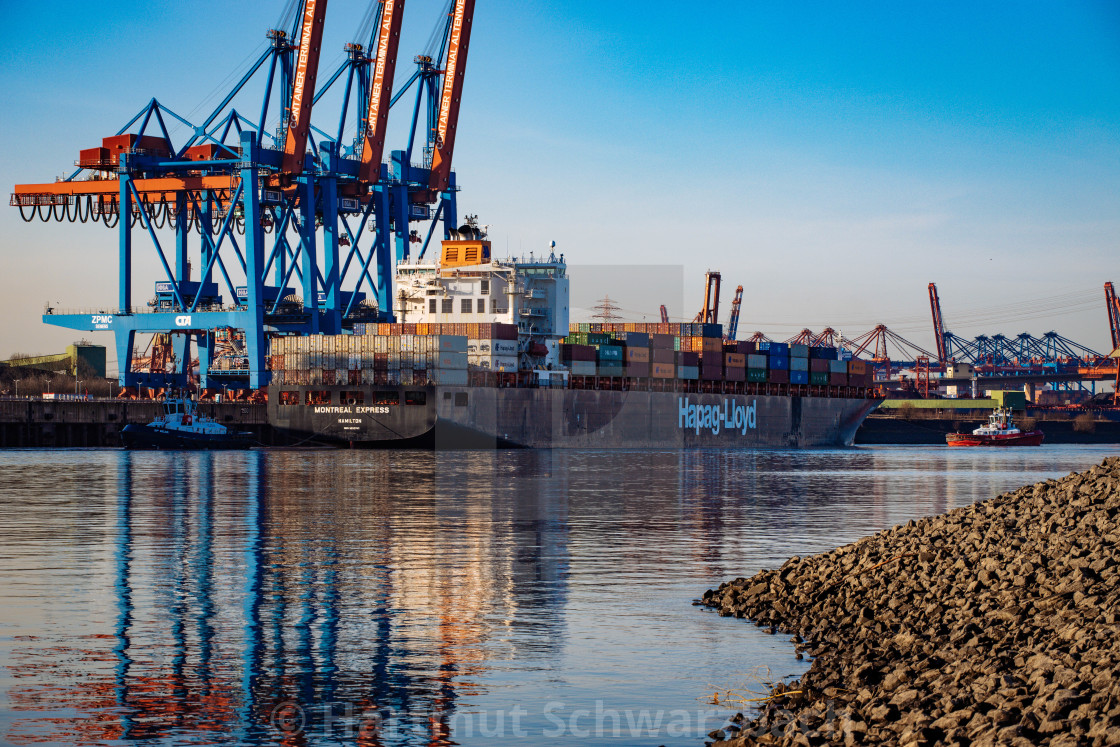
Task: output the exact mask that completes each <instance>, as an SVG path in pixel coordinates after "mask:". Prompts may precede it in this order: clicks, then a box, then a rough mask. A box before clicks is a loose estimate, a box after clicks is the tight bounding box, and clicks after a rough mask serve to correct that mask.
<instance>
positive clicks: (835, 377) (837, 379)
mask: <svg viewBox="0 0 1120 747" xmlns="http://www.w3.org/2000/svg"><path fill="white" fill-rule="evenodd" d="M828 383H829V384H830V385H831V386H847V385H848V374H846V373H830V374H829V375H828Z"/></svg>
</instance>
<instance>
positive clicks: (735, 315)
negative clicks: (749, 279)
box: [723, 285, 743, 342]
mask: <svg viewBox="0 0 1120 747" xmlns="http://www.w3.org/2000/svg"><path fill="white" fill-rule="evenodd" d="M742 305H743V286H741V285H740V286H739V287H737V288H736V289H735V298H734V299H733V300H732V301H731V317H730V318H729V319H728V320H727V334H725V335H724V336H723V339H725V340H727V341H728V342H734V341H735V334H736V333H737V332H738V331H739V309H740V308H741V307H742Z"/></svg>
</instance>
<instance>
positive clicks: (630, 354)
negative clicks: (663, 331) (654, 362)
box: [625, 347, 650, 363]
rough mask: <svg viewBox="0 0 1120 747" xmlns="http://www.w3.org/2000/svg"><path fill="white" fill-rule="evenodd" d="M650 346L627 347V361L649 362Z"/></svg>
mask: <svg viewBox="0 0 1120 747" xmlns="http://www.w3.org/2000/svg"><path fill="white" fill-rule="evenodd" d="M649 352H650V351H649V348H632V347H627V348H626V353H625V355H626V362H627V363H649Z"/></svg>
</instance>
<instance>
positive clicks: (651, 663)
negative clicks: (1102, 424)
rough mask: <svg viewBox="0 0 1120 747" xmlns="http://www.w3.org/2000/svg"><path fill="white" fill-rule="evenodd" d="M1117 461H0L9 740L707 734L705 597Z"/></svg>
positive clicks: (700, 456) (740, 685)
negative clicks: (701, 604)
mask: <svg viewBox="0 0 1120 747" xmlns="http://www.w3.org/2000/svg"><path fill="white" fill-rule="evenodd" d="M1118 452H1120V449H1117V448H1116V447H1085V446H1077V447H1064V446H1053V447H1044V448H1041V449H1014V450H1005V451H1000V450H992V451H988V450H969V449H964V450H949V449H945V448H923V447H893V448H887V447H884V448H860V449H851V450H837V451H799V452H781V451H766V452H746V453H744V452H735V451H694V452H649V451H636V452H623V453H597V452H578V451H556V452H525V451H520V452H497V453H486V452H480V453H475V452H461V453H447V452H443V453H435V454H433V453H427V452H353V451H256V452H241V453H237V452H233V453H224V454H196V453H127V452H118V451H107V450H104V451H101V450H71V451H65V450H64V451H7V452H0V609H2V610H3V612H2V613H0V666H2V669H0V741H3V742H10V743H17V744H30V743H36V744H109V745H115V744H125V743H130V742H143V743H145V744H248V745H268V744H308V745H311V744H315V745H319V744H371V745H372V744H382V745H421V744H424V745H451V744H460V745H490V744H498V743H500V744H506V743H509V744H526V745H528V744H533V745H541V744H556V745H567V744H580V745H588V744H614V745H621V744H627V745H629V744H646V745H658V744H668V745H672V744H679V745H699V744H701V743H702V741H701V740H702V738H703V737H704V735H705V734H706V733H707V732H708V731H710V730H711V729H713V728H715V727H716V726H718V725H720V724H721V723H723V719H725V718H726V716H728V715H729V714H731V713H733V712H734V711H735V710H736V708H735V707H734V706H733V704H732V705H720V706H716V705H713V704H711V703H710V700H711V696H712V693H713V692H714V691H716V690H725V689H732V690H734V691H735V692H736V693H737V694H739V695H741V696H744V697H750V696H751V694H752V693H751V691H757V692H761V691H762V690H763V689H764V682H765V681H776V680H779V679H783V678H789V677H796V676H797V675H798V674H800V673H801V672H802V671H803V668H804V666H805V663H804V662H800V661H797V660H796V659H795V658H794V655H793V650H792V647H791V646H790V644H789V643H788V641H787V640H786V638H785V637H784V636H771V635H767V634H766V633H765V632H763V631H761V630H759V629H757V628H755V627H754V626H752V625H750V624H747V623H745V622H744V621H741V620H735V619H732V618H721V617H719V616H717V615H715V614H712V613H710V612H705V611H703V610H701V609H699V608H697V607H693V606H692V605H691V604H690V602H691V600H693V599H695V598H697V597H699V596H700V595H701V594H702V593H703V591H704V590H705V589H707V588H709V587H712V586H715V585H716V584H718V583H719V582H721V581H723V580H726V579H728V578H733V577H735V576H741V575H750V574H752V573H755V572H756V571H758V570H760V569H762V568H767V567H774V566H776V565H779V564H781V563H782V562H783V561H784V560H785V559H786V558H787V557H789V556H791V555H795V554H796V555H806V554H810V553H814V552H820V551H824V550H828V549H831V548H833V547H835V546H836V545H838V544H842V543H846V542H850V541H852V540H855V539H857V538H859V537H861V536H864V535H867V534H869V533H872V532H875V531H878V530H880V529H883V528H886V527H889V526H893V525H895V524H898V523H901V522H905V521H907V520H908V519H911V518H914V517H919V516H925V515H929V514H935V513H940V512H943V511H946V510H949V509H952V508H954V507H957V506H961V505H965V504H968V503H971V502H973V501H975V500H980V499H984V498H987V497H990V496H992V495H995V494H997V493H999V492H1001V491H1004V490H1008V489H1012V488H1015V487H1018V486H1020V485H1023V484H1026V483H1029V482H1033V481H1037V480H1041V479H1045V478H1049V477H1057V476H1061V475H1064V474H1066V473H1068V472H1070V471H1072V470H1079V469H1083V468H1086V467H1089V466H1091V465H1093V464H1095V463H1098V462H1099V461H1100V460H1101V459H1102V458H1103V457H1104V456H1107V455H1111V454H1115V453H1118Z"/></svg>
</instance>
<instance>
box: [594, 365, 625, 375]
mask: <svg viewBox="0 0 1120 747" xmlns="http://www.w3.org/2000/svg"><path fill="white" fill-rule="evenodd" d="M624 371H625V369H624V368H623V367H622V364H615V365H601V366H599V367H598V374H599V376H618V377H622V376H623V375H624Z"/></svg>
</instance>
